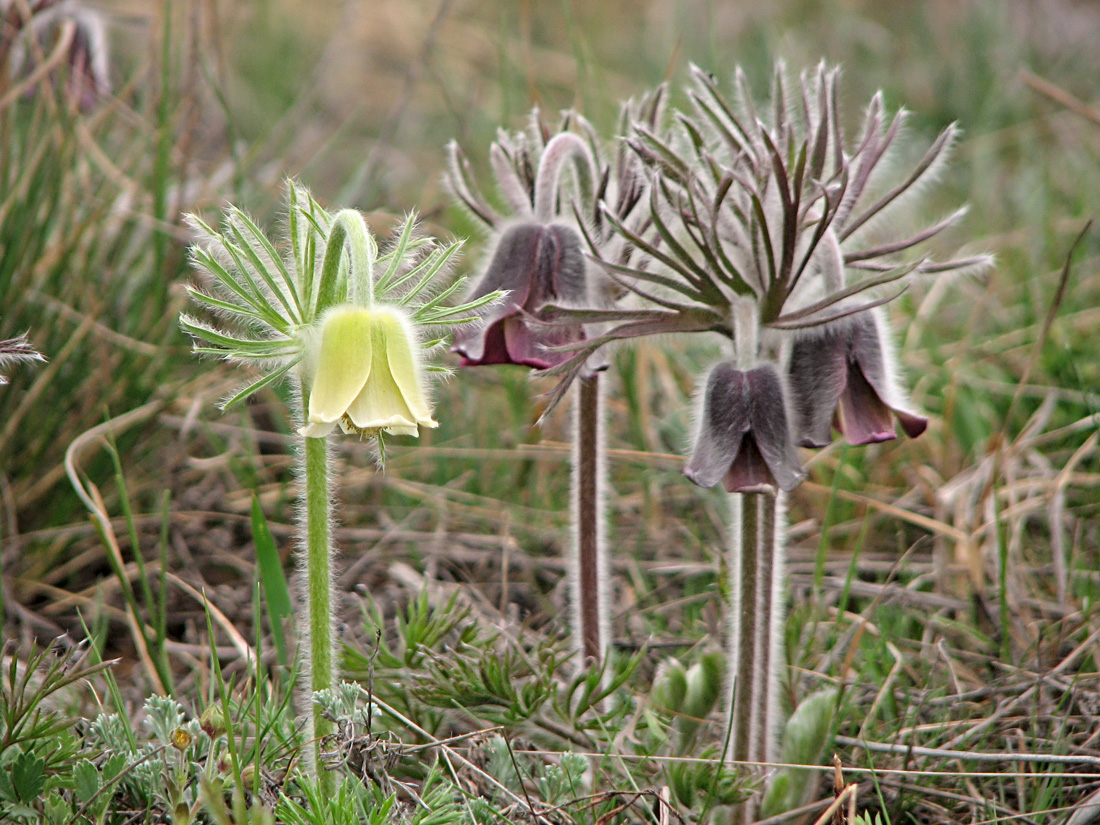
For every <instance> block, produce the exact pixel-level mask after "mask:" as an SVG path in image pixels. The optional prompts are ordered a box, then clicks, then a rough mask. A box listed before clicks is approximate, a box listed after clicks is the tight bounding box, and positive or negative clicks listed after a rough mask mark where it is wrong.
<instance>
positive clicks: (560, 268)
mask: <svg viewBox="0 0 1100 825" xmlns="http://www.w3.org/2000/svg"><path fill="white" fill-rule="evenodd" d="M494 290H507V291H508V297H507V298H505V299H504V301H502V302H501V303H499V304H497V305H496V306H494V307H493V308H492V309H491V310H490V311H489V312H488V313H487V314H486V317H485V319H484V320H485V323H484V325H483V326H481V327H477V328H473V329H470V328H467V329H463V330H459V331H458V332H456V334H455V340H454V347H453V348H452V349H453V350H454V351H455V352H457V353H458V354H459V355H461V356H462V366H464V367H465V366H480V365H484V364H522V365H524V366H528V367H534V368H535V369H546V368H548V367H552V366H555V365H556V364H559V363H561V362H562V361H566V360H568V359H569V357H570V355H571V354H570V353H569V352H563V351H553V350H551V349H549V348H550V347H558V346H564V345H567V344H571V343H575V342H577V341H582V340H584V331H583V329H582V328H581V327H580V326H579V325H574V324H570V325H564V324H563V325H555V324H542V325H539V326H532V325H531V324H530V318H533V317H535V316H537V315H539V313H540V311H541V310H542V309H543V307H544V306H546V305H547V304H562V303H564V304H574V305H577V306H584V305H585V304H586V303H587V298H588V290H587V286H586V283H585V260H584V255H583V254H582V253H581V239H580V237H579V236H578V234H577V232H576V231H575V230H573V229H571V228H570V227H568V226H561V225H557V224H552V225H550V226H541V225H539V224H520V225H518V226H513V227H511V228H510V229H508V230H506V231H505V232H504V233H503V234H502V235H501V237H500V240H499V241H497V245H496V251H495V252H494V253H493V257H492V259H491V260H490V262H489V267H488V269H487V270H486V271H485V276H484V277H483V278H482V279H481V281H480V282H479V283H478V285H477V286H476V287H475V288H474V291H473V292H472V293H471V294H470V298H471V299H476V298H479V297H481V296H482V295H484V294H486V293H489V292H492V291H494Z"/></svg>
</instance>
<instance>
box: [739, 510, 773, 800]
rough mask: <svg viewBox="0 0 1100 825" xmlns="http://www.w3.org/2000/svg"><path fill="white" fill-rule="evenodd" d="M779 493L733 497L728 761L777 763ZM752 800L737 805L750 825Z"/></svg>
mask: <svg viewBox="0 0 1100 825" xmlns="http://www.w3.org/2000/svg"><path fill="white" fill-rule="evenodd" d="M780 495H781V494H777V493H776V492H775V491H774V490H771V489H765V490H764V491H762V492H754V493H737V494H734V495H733V496H732V497H731V500H730V505H731V524H730V527H731V531H730V532H731V547H730V565H729V567H730V578H731V581H730V598H731V610H730V635H729V656H728V661H729V663H730V666H731V668H732V671H731V673H730V683H731V688H730V704H729V707H730V720H729V730H730V737H729V744H728V747H727V751H726V754H727V757H728V758H729V759H730V760H733V761H735V762H739V763H744V762H773V761H775V741H776V722H777V720H778V710H779V708H778V707H777V704H778V682H779V667H780V665H781V652H780V650H781V648H780V634H781V632H782V618H783V600H782V583H783V547H782V544H781V542H780V541H779V536H778V529H779V525H780V510H781V507H782V502H781V501H780V498H779V496H780ZM757 804H758V802H757V801H755V800H750V801H748V802H746V803H744V804H743V805H742V806H741V809H740V811H739V813H738V816H739V817H740V819H738V820H737V821H740V822H751V821H752V820H753V818H754V817H755V809H756V806H757Z"/></svg>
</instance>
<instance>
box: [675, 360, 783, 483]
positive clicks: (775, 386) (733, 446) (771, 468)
mask: <svg viewBox="0 0 1100 825" xmlns="http://www.w3.org/2000/svg"><path fill="white" fill-rule="evenodd" d="M684 475H685V476H687V477H688V479H690V480H691V481H692V482H694V483H695V484H698V485H699V486H700V487H713V486H714V485H715V484H717V483H718V482H719V481H721V482H722V483H723V486H724V487H725V488H726V490H728V491H729V492H731V493H735V492H752V491H754V490H759V489H761V488H762V487H773V488H775V487H777V488H779V489H781V490H788V491H789V490H793V489H794V488H795V487H796V486H797V485H798V482H799V481H800V480H801V479H802V475H803V473H802V467H801V465H800V464H799V460H798V453H797V451H796V450H795V447H794V444H793V443H792V441H791V436H790V432H789V430H788V428H787V412H786V405H785V403H784V400H783V387H782V385H781V383H780V380H779V375H778V374H777V373H776V372H775V370H774V369H773V368H772V367H771V366H770V365H765V366H761V367H757V368H756V369H751V370H748V371H742V370H739V369H737V368H736V367H734V366H733V364H731V363H728V362H723V363H720V364H718V365H717V366H716V367H714V369H712V370H711V372H710V376H709V377H708V378H707V388H706V392H705V394H704V396H703V411H702V416H701V420H700V423H699V434H698V437H697V438H696V441H695V450H694V452H693V453H692V456H691V460H690V461H688V463H687V466H686V467H685V468H684Z"/></svg>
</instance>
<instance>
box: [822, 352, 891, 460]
mask: <svg viewBox="0 0 1100 825" xmlns="http://www.w3.org/2000/svg"><path fill="white" fill-rule="evenodd" d="M836 428H837V429H838V430H840V431H841V432H842V433H844V437H845V438H846V439H847V441H848V443H849V444H853V445H856V446H860V445H863V444H875V443H878V442H880V441H890V440H891V439H894V438H897V433H895V432H894V419H893V416H892V415H891V410H890V408H889V407H887V406H886V405H885V404H884V403H882V399H881V398H879V396H878V393H877V392H875V389H874V387H872V386H871V384H870V383H869V382H868V380H867V378H866V377H865V376H864V374H863V372H862V371H861V370H860V369H859V366H858V365H856V364H851V365H850V369H849V370H848V387H847V389H846V390H845V391H844V394H843V395H841V397H840V404H839V405H838V406H837V410H836Z"/></svg>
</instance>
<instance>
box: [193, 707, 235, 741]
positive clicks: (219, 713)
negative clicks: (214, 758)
mask: <svg viewBox="0 0 1100 825" xmlns="http://www.w3.org/2000/svg"><path fill="white" fill-rule="evenodd" d="M199 727H200V728H202V732H203V733H205V734H206V735H207V736H209V737H210V738H211V739H217V738H218V737H219V736H221V735H222V734H224V733H225V732H226V730H228V725H226V723H225V712H224V711H223V710H222V709H221V706H220V705H211V706H210V707H208V708H207V709H206V710H204V711H203V712H202V716H201V717H200V718H199Z"/></svg>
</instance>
